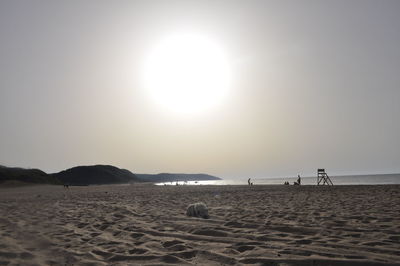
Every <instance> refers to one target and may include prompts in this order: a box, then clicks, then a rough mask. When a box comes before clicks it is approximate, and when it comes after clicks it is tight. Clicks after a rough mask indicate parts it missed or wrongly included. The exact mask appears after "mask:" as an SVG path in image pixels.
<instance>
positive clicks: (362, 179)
mask: <svg viewBox="0 0 400 266" xmlns="http://www.w3.org/2000/svg"><path fill="white" fill-rule="evenodd" d="M330 179H331V180H332V182H333V184H334V185H390V184H391V185H393V184H400V174H383V175H348V176H330ZM285 181H289V183H290V185H293V182H295V181H297V177H281V178H252V179H251V182H253V184H254V185H282V184H283V183H284V182H285ZM176 184H178V185H247V178H244V179H222V180H208V181H187V182H183V181H179V182H166V183H157V184H156V185H176ZM301 184H302V185H316V184H317V177H316V176H314V177H302V178H301Z"/></svg>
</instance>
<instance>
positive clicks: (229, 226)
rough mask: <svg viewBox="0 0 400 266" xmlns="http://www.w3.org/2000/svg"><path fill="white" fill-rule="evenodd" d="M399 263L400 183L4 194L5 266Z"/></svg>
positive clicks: (0, 193) (1, 253)
mask: <svg viewBox="0 0 400 266" xmlns="http://www.w3.org/2000/svg"><path fill="white" fill-rule="evenodd" d="M199 201H202V202H204V203H206V204H207V205H208V207H209V214H210V219H201V218H190V217H187V216H186V215H185V212H186V207H187V205H189V204H191V203H195V202H199ZM399 262H400V185H390V186H336V187H316V186H301V187H298V186H296V187H295V186H283V185H282V186H251V187H250V186H179V187H176V186H153V185H123V186H118V185H115V186H88V187H70V189H69V190H66V189H64V188H63V187H62V186H61V187H60V186H32V187H20V188H0V265H165V264H169V265H170V264H177V265H226V264H228V265H400V264H399Z"/></svg>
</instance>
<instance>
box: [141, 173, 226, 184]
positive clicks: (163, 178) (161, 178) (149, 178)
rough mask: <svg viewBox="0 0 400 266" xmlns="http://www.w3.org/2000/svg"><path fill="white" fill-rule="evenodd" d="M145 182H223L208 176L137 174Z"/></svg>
mask: <svg viewBox="0 0 400 266" xmlns="http://www.w3.org/2000/svg"><path fill="white" fill-rule="evenodd" d="M136 176H137V177H138V178H139V180H141V181H143V182H155V183H160V182H173V181H202V180H221V178H219V177H216V176H212V175H207V174H168V173H160V174H156V175H149V174H136Z"/></svg>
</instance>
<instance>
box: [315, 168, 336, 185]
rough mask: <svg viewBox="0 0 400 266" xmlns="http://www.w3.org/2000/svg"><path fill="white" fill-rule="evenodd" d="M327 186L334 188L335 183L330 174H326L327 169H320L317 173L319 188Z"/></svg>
mask: <svg viewBox="0 0 400 266" xmlns="http://www.w3.org/2000/svg"><path fill="white" fill-rule="evenodd" d="M325 184H326V185H328V186H333V183H332V181H331V179H330V178H329V176H328V174H327V173H326V172H325V169H322V168H319V169H318V173H317V186H319V185H325Z"/></svg>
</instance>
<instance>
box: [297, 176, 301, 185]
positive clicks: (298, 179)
mask: <svg viewBox="0 0 400 266" xmlns="http://www.w3.org/2000/svg"><path fill="white" fill-rule="evenodd" d="M297 177H298V178H297V184H299V185H301V177H300V175H297Z"/></svg>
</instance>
